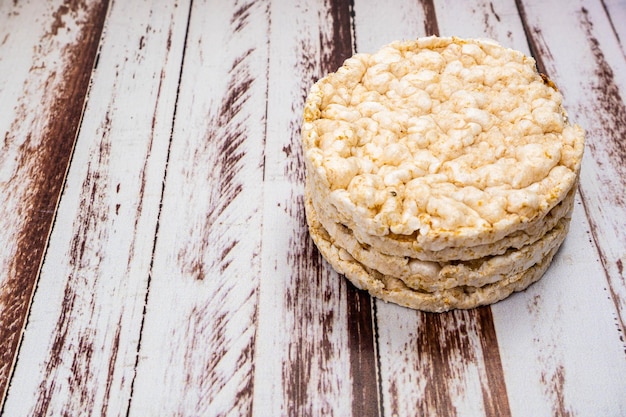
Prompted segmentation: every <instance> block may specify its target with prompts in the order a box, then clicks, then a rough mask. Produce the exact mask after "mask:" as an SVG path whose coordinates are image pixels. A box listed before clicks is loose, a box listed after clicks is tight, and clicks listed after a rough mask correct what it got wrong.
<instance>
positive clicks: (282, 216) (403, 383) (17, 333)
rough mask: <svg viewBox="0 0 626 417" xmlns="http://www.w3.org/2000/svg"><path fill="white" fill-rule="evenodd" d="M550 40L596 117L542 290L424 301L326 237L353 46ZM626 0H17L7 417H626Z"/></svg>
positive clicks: (564, 81)
mask: <svg viewBox="0 0 626 417" xmlns="http://www.w3.org/2000/svg"><path fill="white" fill-rule="evenodd" d="M431 34H440V35H457V36H468V37H469V36H471V37H490V38H494V39H496V40H498V41H500V42H501V43H502V44H504V45H506V46H509V47H513V48H516V49H519V50H521V51H524V52H526V53H528V54H532V55H533V56H534V57H535V58H536V59H537V61H538V66H539V67H540V69H541V70H542V71H544V72H545V73H547V74H548V75H549V76H550V77H551V78H552V79H553V80H554V81H555V82H556V83H557V85H558V86H559V88H560V90H561V91H562V92H563V94H564V96H565V103H566V107H567V109H568V111H569V113H570V117H571V118H572V119H573V120H574V121H576V122H577V123H579V124H581V125H582V126H583V127H584V128H585V129H586V130H587V132H588V139H587V147H586V153H585V157H584V162H583V169H582V174H581V181H580V186H579V195H578V197H577V201H576V206H575V211H574V217H573V219H572V226H571V231H570V234H569V236H568V238H567V240H566V242H565V244H564V246H563V248H562V250H561V251H560V252H559V254H558V255H557V257H556V259H555V261H554V264H553V265H552V267H551V268H550V269H549V271H548V272H547V274H546V275H545V277H544V278H543V279H542V280H541V281H540V282H538V283H537V284H535V285H533V286H532V287H531V288H529V289H528V290H527V291H525V292H523V293H519V294H516V295H514V296H512V297H511V298H509V299H507V300H505V301H503V302H501V303H498V304H496V305H493V306H492V307H485V308H479V309H475V310H470V311H456V312H450V313H445V314H439V315H437V314H425V313H420V312H416V311H412V310H408V309H405V308H401V307H397V306H395V305H391V304H385V303H383V302H380V301H377V300H373V299H370V298H369V296H368V295H367V294H365V293H363V292H360V291H357V290H355V289H354V288H353V287H352V286H351V285H349V284H347V283H346V281H345V280H344V279H343V278H342V277H341V276H338V275H337V274H336V273H334V272H333V271H332V270H331V269H330V268H329V267H328V265H327V264H326V263H325V262H324V261H323V260H322V259H321V258H320V256H319V255H318V253H317V251H316V249H315V247H314V246H313V245H312V243H311V241H310V239H309V238H308V235H307V231H306V227H305V221H304V213H303V199H302V194H303V165H302V160H301V155H300V152H301V151H300V145H299V124H300V114H301V110H302V107H303V102H304V97H305V94H306V92H307V89H308V88H309V87H310V85H311V84H312V82H313V81H315V80H316V79H318V78H319V77H321V76H323V75H324V74H326V73H328V72H330V71H334V70H335V69H336V68H337V67H338V66H339V65H340V64H341V63H342V61H343V60H344V59H345V58H347V57H348V56H350V55H351V54H352V53H353V52H355V51H358V52H373V51H375V50H377V49H378V48H379V47H381V46H382V45H384V44H385V43H387V42H390V41H392V40H395V39H410V38H415V37H417V36H423V35H431ZM625 46H626V2H625V1H624V0H584V1H583V0H573V1H565V0H563V1H557V0H551V1H543V0H517V1H515V0H502V1H495V0H494V1H491V2H488V1H481V0H471V1H463V2H461V1H452V0H430V1H429V0H419V1H418V0H406V1H399V0H377V1H373V0H372V1H367V0H353V1H350V0H344V1H341V0H335V1H333V0H325V1H321V0H320V1H304V0H296V1H278V0H275V1H270V0H262V1H253V0H249V1H232V2H231V1H228V2H227V1H217V0H214V1H208V0H207V1H201V0H193V1H192V0H180V1H174V0H172V1H158V0H153V1H141V0H131V1H121V0H111V1H110V2H106V1H102V2H100V1H95V0H83V1H72V0H51V1H46V2H43V1H38V0H30V1H25V0H12V1H9V0H0V404H1V405H2V416H5V417H14V416H44V415H46V416H48V415H49V416H60V415H67V416H78V415H102V416H156V415H159V416H166V415H176V416H218V415H219V416H225V415H232V416H239V415H252V414H254V415H257V416H278V415H289V416H296V415H298V416H322V415H324V416H330V415H336V416H347V415H353V416H383V415H384V416H409V415H438V416H448V415H459V416H475V415H486V416H508V415H512V416H624V415H626V378H624V375H626V342H625V339H624V329H625V326H624V324H625V322H626V272H625V271H624V264H625V263H626V104H625V103H626V101H625V100H624V97H626V52H625V51H626V50H625Z"/></svg>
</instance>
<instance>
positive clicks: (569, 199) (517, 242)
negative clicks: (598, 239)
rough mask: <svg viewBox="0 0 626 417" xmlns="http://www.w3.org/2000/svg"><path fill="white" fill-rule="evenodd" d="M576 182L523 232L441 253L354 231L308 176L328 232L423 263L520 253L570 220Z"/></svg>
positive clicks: (391, 237)
mask: <svg viewBox="0 0 626 417" xmlns="http://www.w3.org/2000/svg"><path fill="white" fill-rule="evenodd" d="M576 186H577V182H576V183H575V184H574V185H573V186H572V189H571V190H570V191H569V192H568V194H567V195H566V196H565V198H564V199H563V200H562V201H561V202H559V203H558V204H557V205H556V206H555V207H553V208H552V210H550V211H549V212H548V213H547V214H546V215H545V216H544V217H542V218H538V219H536V220H534V221H532V222H530V223H528V224H527V227H526V228H525V229H522V230H517V231H515V232H513V233H511V234H510V235H507V236H505V237H504V238H502V239H500V240H498V241H497V242H494V243H487V244H483V245H477V246H465V247H464V246H460V247H448V248H443V249H441V250H436V251H433V250H427V249H423V248H421V247H420V246H419V244H418V242H417V241H416V240H415V239H414V238H413V237H412V236H404V235H396V234H393V233H390V234H389V235H387V236H373V235H368V234H366V233H363V232H361V231H360V230H359V229H357V228H355V227H354V222H353V221H352V220H350V219H346V218H342V216H340V215H339V213H338V211H337V209H336V207H334V206H333V205H332V204H331V203H330V202H329V201H328V199H327V193H325V191H324V189H323V187H320V186H317V187H316V186H315V184H314V181H313V180H312V178H310V176H307V187H309V189H310V191H309V192H310V194H311V198H312V202H313V205H314V207H315V209H316V211H317V213H318V216H319V218H320V220H321V222H322V224H323V225H324V227H325V228H326V229H328V230H329V228H332V226H331V225H330V222H331V221H332V222H335V223H337V224H340V225H342V226H343V227H346V228H348V229H350V233H352V235H353V236H354V237H355V238H356V240H358V241H359V243H361V244H362V245H367V246H371V247H372V248H373V249H374V250H376V251H378V252H380V253H382V254H384V255H390V256H397V257H407V258H414V259H418V260H422V261H433V262H449V261H470V260H474V259H479V258H483V257H485V256H494V255H502V254H503V253H505V252H506V251H508V250H510V249H519V248H521V247H523V246H526V245H530V244H533V243H534V242H536V241H537V240H539V239H541V238H542V237H543V236H544V235H545V234H546V233H547V232H548V231H549V230H551V229H552V228H554V227H555V226H556V225H557V223H558V222H559V221H560V220H561V219H563V218H569V217H571V212H572V210H573V208H574V200H575V197H576Z"/></svg>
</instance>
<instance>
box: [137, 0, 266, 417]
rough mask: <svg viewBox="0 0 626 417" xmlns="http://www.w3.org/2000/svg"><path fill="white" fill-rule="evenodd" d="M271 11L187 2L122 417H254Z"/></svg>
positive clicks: (246, 4)
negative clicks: (129, 394) (143, 304)
mask: <svg viewBox="0 0 626 417" xmlns="http://www.w3.org/2000/svg"><path fill="white" fill-rule="evenodd" d="M268 6H269V3H268V2H265V1H260V2H259V1H238V2H232V3H229V2H220V1H195V2H193V7H192V9H191V15H190V20H189V30H188V33H187V39H186V45H185V56H184V61H183V72H182V76H181V81H180V89H179V90H180V92H179V96H178V101H177V106H176V116H175V124H174V129H173V133H172V144H171V149H170V156H169V162H168V169H167V175H166V180H165V185H164V194H163V203H162V206H163V207H162V211H161V214H160V217H159V227H158V235H157V243H156V247H155V252H154V261H153V267H152V269H151V280H150V290H149V295H148V298H147V308H146V313H145V319H144V324H143V331H142V339H141V349H140V352H139V361H138V368H137V378H136V381H135V384H134V390H133V399H132V403H131V408H130V415H136V416H145V415H236V416H239V415H249V414H250V413H251V409H252V393H253V372H254V369H255V364H254V358H255V346H254V341H255V335H256V332H257V329H256V322H257V320H258V313H257V292H258V285H259V280H260V268H261V266H260V262H261V255H260V253H261V231H262V214H263V210H262V207H263V206H262V204H263V192H264V188H263V160H264V143H265V118H266V92H267V88H268V86H267V72H268V69H267V63H268V52H267V51H268V45H267V43H266V41H265V39H266V38H267V33H268V30H269V10H268ZM207 28H210V30H207ZM169 306H175V308H170V307H169Z"/></svg>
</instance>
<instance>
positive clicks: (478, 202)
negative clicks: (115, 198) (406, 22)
mask: <svg viewBox="0 0 626 417" xmlns="http://www.w3.org/2000/svg"><path fill="white" fill-rule="evenodd" d="M302 143H303V152H304V160H305V170H306V182H307V190H306V198H305V201H306V205H305V206H306V213H307V219H308V221H309V230H310V233H311V237H312V238H313V240H314V242H315V243H316V245H317V246H318V248H319V249H320V252H321V253H322V255H323V256H324V257H325V258H326V259H327V260H328V262H329V263H330V264H331V265H332V266H333V267H334V268H335V269H336V270H337V271H338V272H340V273H343V274H345V275H346V277H347V278H348V279H350V281H352V282H353V283H355V285H357V287H359V288H362V289H366V290H368V291H369V292H370V293H371V294H372V295H374V296H377V297H380V298H382V299H384V300H387V301H392V302H396V303H399V304H402V305H405V306H408V307H412V308H417V309H422V310H426V311H445V310H449V309H452V308H471V307H475V306H477V305H484V304H489V303H492V302H495V301H499V300H501V299H502V298H505V297H506V296H508V295H509V294H510V293H511V292H513V291H519V290H522V289H524V288H526V287H527V286H528V285H530V284H531V283H532V282H535V281H536V280H537V279H539V278H540V277H541V276H542V275H543V273H544V271H545V269H546V268H547V267H548V265H549V264H550V262H551V260H552V257H553V256H554V254H555V253H556V252H557V251H558V248H559V247H560V245H561V243H562V242H563V240H564V238H565V234H566V233H567V229H568V227H569V219H570V216H571V209H572V206H573V199H574V194H575V190H576V184H577V181H578V175H579V171H580V164H581V161H582V154H583V147H584V132H583V131H582V129H580V128H579V127H578V126H576V125H571V124H570V123H569V121H568V119H567V115H566V113H565V111H564V109H563V107H562V97H561V95H560V93H559V92H558V91H557V89H556V88H555V86H554V84H553V83H551V82H550V81H548V80H547V78H546V77H545V76H542V75H541V74H539V73H538V72H537V70H536V67H535V61H534V60H533V59H532V58H529V57H526V56H525V55H523V54H522V53H520V52H517V51H514V50H511V49H507V48H504V47H502V46H500V45H498V44H497V43H495V42H493V41H490V40H475V39H459V38H439V37H428V38H421V39H417V40H413V41H405V42H393V43H391V44H389V45H387V46H385V47H383V48H382V49H381V50H379V51H378V52H376V53H374V54H356V55H354V56H353V57H352V58H349V59H348V60H346V61H345V63H344V65H343V66H342V67H341V68H340V69H339V70H338V71H337V72H335V73H332V74H329V75H328V76H326V77H324V78H322V79H321V80H319V81H318V82H317V83H315V84H314V85H313V87H312V88H311V90H310V93H309V94H308V96H307V100H306V104H305V110H304V120H303V124H302Z"/></svg>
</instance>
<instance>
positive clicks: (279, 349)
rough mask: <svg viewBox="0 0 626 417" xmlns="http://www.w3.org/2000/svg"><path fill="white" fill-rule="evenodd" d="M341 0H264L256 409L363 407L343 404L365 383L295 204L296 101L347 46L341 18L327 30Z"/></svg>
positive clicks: (299, 200)
mask: <svg viewBox="0 0 626 417" xmlns="http://www.w3.org/2000/svg"><path fill="white" fill-rule="evenodd" d="M347 3H348V2H336V3H334V6H336V7H337V8H341V7H343V9H341V10H335V11H333V10H332V8H331V6H332V5H333V4H331V2H324V3H323V2H317V3H316V2H306V1H296V2H273V3H272V9H271V16H272V26H271V31H270V72H269V85H270V89H269V96H268V118H267V142H266V151H265V155H266V158H265V194H264V214H263V252H262V281H261V286H260V289H259V325H258V334H257V345H256V363H255V367H256V369H255V389H254V411H255V414H256V415H260V416H265V415H267V416H278V415H311V416H316V415H346V416H348V415H352V414H353V413H358V411H356V410H360V409H362V408H367V405H364V404H354V403H353V401H354V400H353V396H352V392H353V384H355V383H365V384H369V383H372V382H374V383H375V381H354V380H352V374H351V372H352V370H351V367H350V363H351V362H350V360H351V359H350V351H349V349H348V331H349V330H348V325H349V323H348V322H347V321H348V314H347V305H346V297H347V289H346V282H345V280H344V279H343V277H340V276H339V275H338V274H336V273H335V272H333V271H332V270H331V268H330V267H329V266H328V265H327V264H325V263H324V262H323V260H322V259H321V257H320V256H319V254H318V252H317V250H316V249H315V248H314V245H313V243H312V241H311V239H310V237H309V236H308V230H307V226H306V222H305V217H304V206H303V203H304V200H303V193H304V187H303V185H304V184H303V182H304V162H303V160H302V156H301V148H300V124H301V120H302V110H303V106H304V100H305V96H306V94H307V92H308V89H309V88H310V86H311V85H312V84H313V82H314V81H316V80H317V79H318V78H320V77H322V76H323V75H325V74H326V73H328V72H330V71H334V70H336V69H337V68H338V67H339V65H340V63H341V62H339V61H342V59H341V58H340V57H339V56H336V55H337V54H340V55H346V56H345V57H346V58H347V57H348V56H349V55H351V48H350V43H349V39H346V38H349V37H350V35H349V34H347V33H346V27H345V26H343V31H342V30H341V29H338V30H339V32H334V28H335V29H336V28H337V27H342V25H343V24H342V23H339V22H338V21H337V20H336V19H338V17H337V16H338V15H337V13H338V12H340V11H341V12H343V13H348V4H347ZM343 16H345V14H344V15H343ZM341 40H342V41H343V45H344V46H343V49H341V48H339V46H338V44H340V43H341V42H340V41H341ZM346 49H348V50H349V51H346ZM333 55H335V56H333ZM372 365H374V364H372ZM369 400H371V401H373V402H374V403H375V402H376V398H368V401H369ZM368 414H370V415H371V414H373V411H371V410H370V411H369V412H368Z"/></svg>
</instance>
